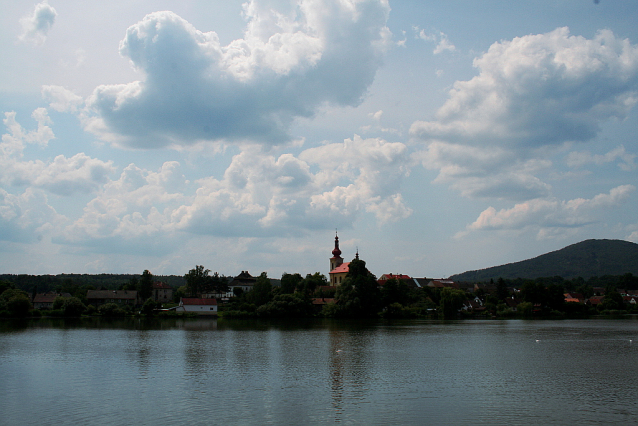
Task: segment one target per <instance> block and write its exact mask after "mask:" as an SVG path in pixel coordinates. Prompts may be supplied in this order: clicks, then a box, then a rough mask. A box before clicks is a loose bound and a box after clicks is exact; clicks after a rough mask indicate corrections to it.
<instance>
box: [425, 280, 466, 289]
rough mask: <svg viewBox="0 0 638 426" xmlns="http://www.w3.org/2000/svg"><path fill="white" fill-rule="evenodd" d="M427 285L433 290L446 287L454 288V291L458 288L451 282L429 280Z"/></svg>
mask: <svg viewBox="0 0 638 426" xmlns="http://www.w3.org/2000/svg"><path fill="white" fill-rule="evenodd" d="M427 285H428V287H434V288H446V287H449V288H456V289H458V288H459V286H458V284H456V283H455V282H454V281H452V280H430V282H429V283H428V284H427Z"/></svg>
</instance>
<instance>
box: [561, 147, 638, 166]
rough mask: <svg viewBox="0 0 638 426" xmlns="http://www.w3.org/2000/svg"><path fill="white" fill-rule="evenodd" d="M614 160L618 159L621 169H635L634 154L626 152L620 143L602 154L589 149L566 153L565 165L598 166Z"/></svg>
mask: <svg viewBox="0 0 638 426" xmlns="http://www.w3.org/2000/svg"><path fill="white" fill-rule="evenodd" d="M616 160H620V161H619V162H618V167H619V168H620V169H621V170H624V171H630V170H635V169H636V161H635V160H636V154H631V153H628V152H627V151H626V150H625V147H624V146H622V145H620V146H618V147H616V148H614V149H613V150H611V151H609V152H608V153H606V154H602V155H600V154H595V155H594V154H592V153H591V152H589V151H581V152H576V151H573V152H570V153H569V154H568V155H567V165H568V166H570V167H583V166H586V165H587V164H595V165H597V166H599V165H602V164H606V163H613V162H614V161H616Z"/></svg>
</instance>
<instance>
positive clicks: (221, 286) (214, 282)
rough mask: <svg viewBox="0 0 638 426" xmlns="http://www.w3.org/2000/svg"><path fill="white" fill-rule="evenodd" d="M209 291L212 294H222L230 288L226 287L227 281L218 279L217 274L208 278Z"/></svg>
mask: <svg viewBox="0 0 638 426" xmlns="http://www.w3.org/2000/svg"><path fill="white" fill-rule="evenodd" d="M209 281H210V289H211V290H212V291H213V292H214V293H218V294H223V293H227V292H228V290H229V289H230V287H228V279H227V278H226V277H224V276H222V277H220V276H219V274H218V273H217V272H215V273H214V274H213V276H212V277H210V280H209Z"/></svg>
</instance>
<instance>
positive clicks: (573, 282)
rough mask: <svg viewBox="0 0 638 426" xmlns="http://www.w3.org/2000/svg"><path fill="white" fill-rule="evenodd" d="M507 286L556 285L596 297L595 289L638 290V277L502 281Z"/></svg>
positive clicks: (624, 275)
mask: <svg viewBox="0 0 638 426" xmlns="http://www.w3.org/2000/svg"><path fill="white" fill-rule="evenodd" d="M499 280H502V281H503V282H504V283H505V285H506V286H507V287H509V288H521V287H522V286H523V284H525V283H530V282H533V283H537V284H540V285H544V286H549V285H556V286H559V287H561V288H562V289H563V290H565V291H564V292H576V293H581V294H583V295H585V297H591V296H595V295H596V294H595V289H601V288H605V287H614V288H618V289H624V290H638V276H635V275H633V274H631V273H626V274H623V275H603V276H600V277H597V276H594V277H590V278H588V279H584V278H582V277H577V278H573V279H565V278H563V277H560V276H554V277H542V278H536V279H526V278H516V279H502V278H500V279H499ZM479 284H483V285H486V284H492V285H493V284H494V280H490V281H489V282H480V283H479Z"/></svg>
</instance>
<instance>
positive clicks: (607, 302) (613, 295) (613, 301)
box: [601, 284, 624, 310]
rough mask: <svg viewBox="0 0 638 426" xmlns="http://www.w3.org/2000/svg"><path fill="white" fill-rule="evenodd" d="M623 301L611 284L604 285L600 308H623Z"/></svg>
mask: <svg viewBox="0 0 638 426" xmlns="http://www.w3.org/2000/svg"><path fill="white" fill-rule="evenodd" d="M623 308H624V301H623V298H622V296H621V295H620V293H618V290H616V287H615V286H613V285H611V284H610V285H607V286H605V298H604V299H603V302H602V303H601V309H609V310H612V309H623Z"/></svg>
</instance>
